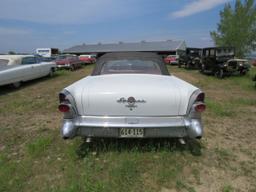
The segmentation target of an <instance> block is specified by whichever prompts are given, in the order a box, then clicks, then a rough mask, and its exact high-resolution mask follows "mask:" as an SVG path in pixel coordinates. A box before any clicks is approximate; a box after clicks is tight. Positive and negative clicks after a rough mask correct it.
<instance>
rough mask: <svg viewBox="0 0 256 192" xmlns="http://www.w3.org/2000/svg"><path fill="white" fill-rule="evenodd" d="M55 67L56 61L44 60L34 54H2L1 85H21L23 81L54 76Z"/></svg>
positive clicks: (0, 58)
mask: <svg viewBox="0 0 256 192" xmlns="http://www.w3.org/2000/svg"><path fill="white" fill-rule="evenodd" d="M55 68H56V64H55V63H54V62H42V60H41V58H40V57H37V56H34V55H0V86H2V85H8V84H11V85H13V86H14V87H19V86H20V85H21V83H22V82H25V81H29V80H32V79H36V78H40V77H43V76H47V75H49V76H52V75H53V73H54V71H55Z"/></svg>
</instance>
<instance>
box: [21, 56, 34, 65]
mask: <svg viewBox="0 0 256 192" xmlns="http://www.w3.org/2000/svg"><path fill="white" fill-rule="evenodd" d="M35 63H36V58H35V57H24V58H23V59H22V62H21V64H22V65H29V64H35Z"/></svg>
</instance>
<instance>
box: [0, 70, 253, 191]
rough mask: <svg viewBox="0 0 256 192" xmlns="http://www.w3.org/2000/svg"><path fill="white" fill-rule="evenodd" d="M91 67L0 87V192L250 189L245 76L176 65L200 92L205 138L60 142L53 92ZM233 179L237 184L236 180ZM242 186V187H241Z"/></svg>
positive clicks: (249, 98) (249, 88)
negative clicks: (217, 75)
mask: <svg viewBox="0 0 256 192" xmlns="http://www.w3.org/2000/svg"><path fill="white" fill-rule="evenodd" d="M92 68H93V65H89V66H86V67H84V68H83V69H81V70H78V71H75V72H70V71H65V70H62V71H58V72H57V73H56V75H55V76H54V77H53V78H42V79H39V80H35V81H31V82H27V83H25V84H24V85H23V86H22V87H21V88H20V89H17V90H16V89H10V88H9V87H1V88H0V121H1V124H0V130H1V135H0V191H1V192H2V191H3V192H4V191H8V192H9V191H26V192H29V191H40V192H41V191H47V192H48V191H50V192H73V191H74V192H75V191H87V192H100V191H107V192H108V191H111V192H112V191H122V192H126V191H138V192H140V191H149V192H155V191H188V192H195V191H200V189H201V191H204V190H202V189H207V190H212V191H225V192H226V191H248V190H249V191H255V190H256V186H255V184H254V181H255V179H256V175H255V171H254V170H255V164H254V163H253V162H255V158H256V153H255V151H256V148H255V146H256V143H255V136H256V133H255V121H256V116H255V105H256V101H255V91H256V90H255V89H254V88H253V82H252V81H251V80H250V77H251V76H252V74H253V73H254V72H255V69H253V71H252V72H251V73H250V74H249V75H247V76H244V77H231V78H225V79H222V80H219V79H216V78H214V77H212V76H207V75H202V74H200V73H199V72H197V71H195V70H193V71H187V70H184V69H178V68H176V67H168V69H169V70H170V71H171V72H172V73H173V74H174V75H176V76H178V77H181V78H182V79H184V80H186V81H188V82H190V83H192V84H194V85H196V86H199V87H200V88H201V89H202V90H204V91H205V92H206V98H207V99H206V104H207V110H206V112H205V113H204V114H203V122H204V125H205V136H204V137H203V139H202V141H200V142H195V141H190V142H189V143H188V144H187V145H185V146H183V145H181V144H179V143H178V142H177V140H168V139H155V140H152V139H148V140H114V139H105V140H100V139H99V140H96V141H95V143H93V144H87V143H85V142H84V141H83V140H81V139H80V138H76V139H74V140H68V141H66V140H65V141H64V140H62V139H61V137H60V133H59V126H60V121H61V118H62V115H61V114H60V113H58V111H57V105H58V98H57V95H58V92H59V91H60V90H62V89H63V88H64V87H66V86H67V85H69V84H71V83H73V82H75V81H77V80H79V79H81V78H83V77H84V76H86V75H88V74H89V73H90V72H91V71H92ZM236 179H241V180H242V181H243V182H244V183H241V184H240V185H236ZM246 186H249V189H248V188H246Z"/></svg>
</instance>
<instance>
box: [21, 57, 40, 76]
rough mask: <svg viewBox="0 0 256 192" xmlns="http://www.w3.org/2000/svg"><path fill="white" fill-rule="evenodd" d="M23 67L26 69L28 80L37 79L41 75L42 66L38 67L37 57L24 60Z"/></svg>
mask: <svg viewBox="0 0 256 192" xmlns="http://www.w3.org/2000/svg"><path fill="white" fill-rule="evenodd" d="M21 64H22V65H24V66H29V67H26V68H27V70H26V80H30V79H34V78H37V77H38V76H39V75H40V66H38V65H37V61H36V57H34V56H28V57H24V58H22V62H21Z"/></svg>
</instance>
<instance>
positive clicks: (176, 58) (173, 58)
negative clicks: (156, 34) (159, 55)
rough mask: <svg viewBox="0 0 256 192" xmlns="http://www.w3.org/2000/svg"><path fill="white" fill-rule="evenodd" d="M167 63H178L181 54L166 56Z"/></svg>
mask: <svg viewBox="0 0 256 192" xmlns="http://www.w3.org/2000/svg"><path fill="white" fill-rule="evenodd" d="M164 62H165V63H166V64H171V65H177V64H178V63H179V55H168V56H167V57H165V58H164Z"/></svg>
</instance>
